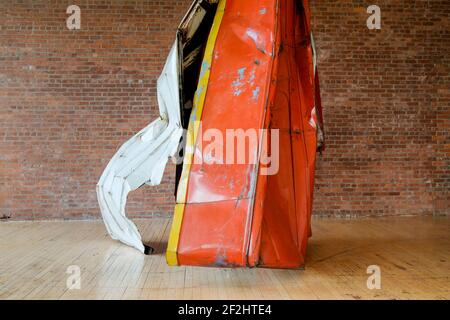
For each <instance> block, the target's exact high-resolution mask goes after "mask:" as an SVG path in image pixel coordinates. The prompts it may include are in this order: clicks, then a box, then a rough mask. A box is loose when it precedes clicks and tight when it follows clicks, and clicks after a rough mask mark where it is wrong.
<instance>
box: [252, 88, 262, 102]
mask: <svg viewBox="0 0 450 320" xmlns="http://www.w3.org/2000/svg"><path fill="white" fill-rule="evenodd" d="M260 91H261V88H260V87H256V88H255V90H253V91H252V92H253V99H255V100H258V98H259V92H260Z"/></svg>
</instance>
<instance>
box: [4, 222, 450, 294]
mask: <svg viewBox="0 0 450 320" xmlns="http://www.w3.org/2000/svg"><path fill="white" fill-rule="evenodd" d="M136 224H137V225H138V228H139V229H140V230H141V233H142V235H143V239H144V242H146V243H148V244H149V245H150V246H152V247H153V248H155V253H154V254H152V255H150V256H145V255H142V254H141V253H139V252H138V251H136V250H135V249H133V248H130V247H127V246H125V245H122V244H120V243H119V242H117V241H113V240H111V239H110V238H109V236H108V235H107V233H106V230H105V228H104V226H103V223H102V222H101V221H55V222H45V221H40V222H2V223H0V299H223V300H225V299H447V300H448V299H450V218H449V217H431V216H428V217H385V218H364V219H348V220H345V219H329V218H326V219H321V218H314V219H313V237H312V238H311V240H310V242H309V245H308V255H307V263H306V268H305V270H270V269H258V268H254V269H219V268H198V267H189V266H188V267H184V266H181V267H169V266H167V264H166V261H165V252H164V251H165V248H166V246H167V239H168V236H169V231H170V224H171V221H170V219H167V218H153V219H148V220H137V221H136ZM371 265H377V266H379V267H380V270H381V289H379V290H377V289H374V290H370V289H369V288H367V285H366V283H367V279H368V277H369V276H370V274H368V273H367V268H368V267H369V266H371ZM69 266H79V268H80V271H81V288H80V289H69V288H67V285H66V281H67V279H68V277H69V276H70V275H69V274H68V273H67V268H68V267H69Z"/></svg>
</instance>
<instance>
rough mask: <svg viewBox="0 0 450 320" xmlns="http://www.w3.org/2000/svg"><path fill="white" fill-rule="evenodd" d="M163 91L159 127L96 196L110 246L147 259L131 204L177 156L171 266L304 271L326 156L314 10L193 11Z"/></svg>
mask: <svg viewBox="0 0 450 320" xmlns="http://www.w3.org/2000/svg"><path fill="white" fill-rule="evenodd" d="M157 89H158V104H159V109H160V118H159V119H157V120H156V121H154V122H152V123H151V124H150V125H149V126H147V127H146V128H144V129H143V130H142V131H141V132H139V133H138V134H137V135H135V136H134V137H133V138H132V139H130V140H129V141H128V142H126V143H125V144H124V145H123V146H122V147H121V148H120V149H119V151H118V152H117V153H116V154H115V155H114V157H113V158H112V160H111V161H110V162H109V164H108V166H107V167H106V169H105V171H104V173H103V175H102V176H101V178H100V181H99V183H98V185H97V194H98V200H99V204H100V209H101V212H102V216H103V220H104V222H105V224H106V228H107V230H108V232H109V234H110V235H111V237H112V238H114V239H117V240H120V241H122V242H123V243H125V244H127V245H130V246H132V247H135V248H136V249H138V250H140V251H141V252H146V251H148V247H146V246H145V245H144V244H143V243H142V240H141V236H140V234H139V231H138V229H137V227H136V225H135V224H134V223H133V222H132V221H131V220H129V219H128V218H127V217H126V215H125V205H126V200H127V195H128V193H129V192H131V191H133V190H135V189H137V188H139V187H140V186H142V185H144V184H148V185H157V184H159V183H160V182H161V178H162V176H163V173H164V169H165V166H166V164H167V161H168V159H169V157H175V158H177V156H178V159H179V160H180V159H181V160H180V161H178V165H177V176H176V186H175V188H176V189H175V190H176V205H175V210H174V217H173V222H172V227H171V231H170V237H169V242H168V248H167V253H166V258H167V262H168V264H169V265H196V266H218V267H270V268H300V267H303V266H304V263H305V255H306V245H307V240H308V238H309V237H310V236H311V223H310V221H311V211H312V199H313V187H314V170H315V161H316V153H317V150H320V149H322V148H323V120H322V109H321V104H320V90H319V80H318V73H317V68H316V54H315V49H314V41H313V37H312V34H311V26H310V14H309V7H308V0H246V1H239V0H196V1H194V2H193V4H192V6H191V7H190V9H189V10H188V13H187V14H186V16H185V17H184V18H183V20H182V22H181V24H180V26H179V28H178V31H177V36H176V41H175V43H174V45H173V47H172V50H171V51H170V54H169V57H168V59H167V62H166V65H165V67H164V70H163V72H162V74H161V76H160V78H159V80H158V84H157ZM183 133H185V134H183ZM221 137H226V139H222V138H221ZM213 138H214V139H213ZM253 138H254V139H253ZM213 140H214V143H212V141H213ZM225 140H226V142H225ZM229 141H232V143H231V144H229ZM236 141H237V145H238V149H236V148H234V149H233V148H229V145H231V146H234V147H235V146H236V143H235V142H236ZM205 142H211V143H212V144H213V146H211V145H209V146H206V147H205V146H204V143H205ZM239 146H240V148H239ZM243 146H244V147H243ZM224 150H225V151H226V152H223V151H224ZM230 150H232V152H231V154H230ZM225 153H226V155H224V154H225ZM236 158H237V159H238V160H237V161H236ZM241 160H243V161H241Z"/></svg>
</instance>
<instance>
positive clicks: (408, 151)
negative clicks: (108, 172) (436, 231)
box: [0, 0, 450, 219]
mask: <svg viewBox="0 0 450 320" xmlns="http://www.w3.org/2000/svg"><path fill="white" fill-rule="evenodd" d="M70 4H77V5H79V6H80V8H81V11H82V15H81V17H82V25H81V27H82V28H81V30H76V31H69V30H68V29H67V28H66V24H65V19H66V17H67V16H68V15H67V14H66V13H65V11H66V8H67V6H68V5H70ZM189 4H190V0H183V1H175V0H166V1H125V0H108V1H106V0H104V1H88V0H70V1H65V0H64V1H62V0H61V1H56V0H53V1H31V0H28V1H23V0H22V1H18V0H17V1H14V0H11V1H0V13H1V14H0V142H1V143H0V217H1V216H11V217H12V218H13V219H53V218H66V219H76V218H90V217H98V215H99V210H98V207H97V200H96V194H95V185H96V182H97V180H98V178H99V176H100V174H101V172H102V170H103V169H104V167H105V166H106V163H107V162H108V160H109V159H110V158H111V156H112V155H113V154H114V152H115V151H116V149H117V147H118V146H119V145H120V144H121V143H123V142H124V141H126V140H127V139H128V138H129V137H131V136H132V135H133V134H134V133H136V132H137V131H138V130H140V129H141V128H142V127H144V126H145V125H146V124H148V122H149V121H151V120H152V119H154V118H155V117H156V116H157V114H158V112H157V104H156V99H155V84H156V79H157V76H158V75H159V73H160V70H161V68H162V65H163V63H164V60H165V57H166V55H167V53H168V50H169V48H170V46H171V43H172V41H173V37H174V31H175V28H176V26H177V24H178V22H179V21H180V19H181V17H182V16H183V14H184V12H185V11H186V9H187V8H188V6H189ZM370 4H372V3H367V2H365V1H356V0H352V1H350V0H346V1H332V0H315V1H312V4H311V9H312V13H313V15H314V19H313V22H314V30H315V39H316V43H317V47H318V53H319V63H320V72H321V84H322V96H323V105H324V109H325V128H326V134H327V150H326V152H325V153H324V155H323V156H322V157H321V159H320V160H319V162H318V165H317V167H318V171H317V186H316V189H317V190H316V196H315V213H316V214H326V215H351V216H360V215H391V214H427V213H448V208H449V201H448V198H449V181H450V178H449V167H450V165H449V139H448V130H449V118H450V115H449V95H450V94H449V84H450V83H449V82H450V81H449V80H450V79H449V74H450V72H449V65H450V62H449V56H450V55H449V49H450V48H449V43H450V41H449V40H448V39H449V38H450V37H449V16H450V11H449V4H448V1H438V0H433V1H406V0H405V1H378V2H377V4H378V5H379V6H380V7H381V9H382V18H383V20H382V30H378V31H370V30H368V29H367V27H366V22H365V21H366V18H367V16H368V14H367V13H366V12H365V8H366V7H367V6H368V5H370ZM173 176H174V167H173V165H169V167H168V169H167V172H166V177H165V180H164V182H163V184H162V185H161V186H160V187H157V188H150V187H146V188H142V189H141V190H138V191H136V192H135V193H132V194H131V195H130V197H129V203H128V207H127V210H128V212H129V214H130V215H131V216H133V217H143V216H152V215H159V214H168V213H171V211H172V208H173V201H174V200H173Z"/></svg>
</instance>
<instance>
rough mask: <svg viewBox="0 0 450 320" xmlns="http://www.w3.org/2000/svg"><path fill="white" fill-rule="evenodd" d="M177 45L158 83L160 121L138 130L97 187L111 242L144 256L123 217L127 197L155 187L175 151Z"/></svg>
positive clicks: (178, 117) (178, 133)
mask: <svg viewBox="0 0 450 320" xmlns="http://www.w3.org/2000/svg"><path fill="white" fill-rule="evenodd" d="M178 59H179V55H178V48H177V41H176V42H175V43H174V45H173V46H172V49H171V51H170V53H169V56H168V58H167V61H166V64H165V66H164V69H163V72H162V74H161V76H160V77H159V79H158V83H157V91H158V105H159V111H160V118H159V119H157V120H155V121H153V122H152V123H151V124H149V125H148V126H147V127H145V128H144V129H142V130H141V131H140V132H139V133H138V134H136V135H135V136H134V137H133V138H131V139H130V140H128V141H127V142H126V143H125V144H123V145H122V147H121V148H120V149H119V150H118V151H117V152H116V154H115V155H114V156H113V158H112V159H111V161H110V162H109V163H108V165H107V167H106V169H105V170H104V172H103V174H102V176H101V178H100V180H99V182H98V184H97V197H98V202H99V205H100V210H101V213H102V217H103V221H104V223H105V225H106V229H107V231H108V233H109V234H110V235H111V237H112V238H113V239H116V240H119V241H121V242H123V243H125V244H127V245H129V246H132V247H134V248H136V249H138V250H139V251H141V252H144V245H143V243H142V239H141V235H140V234H139V231H138V229H137V227H136V225H135V224H134V223H133V222H132V221H131V220H130V219H128V218H127V217H126V213H125V206H126V201H127V196H128V193H130V192H131V191H133V190H136V189H138V188H139V187H140V186H142V185H143V184H149V185H158V184H160V183H161V179H162V176H163V173H164V169H165V166H166V164H167V161H168V159H169V157H170V156H173V155H174V154H175V152H176V151H177V149H178V145H179V143H180V138H181V136H182V132H183V129H182V127H181V115H180V95H179V86H180V83H179V74H180V70H179V61H178Z"/></svg>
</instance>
